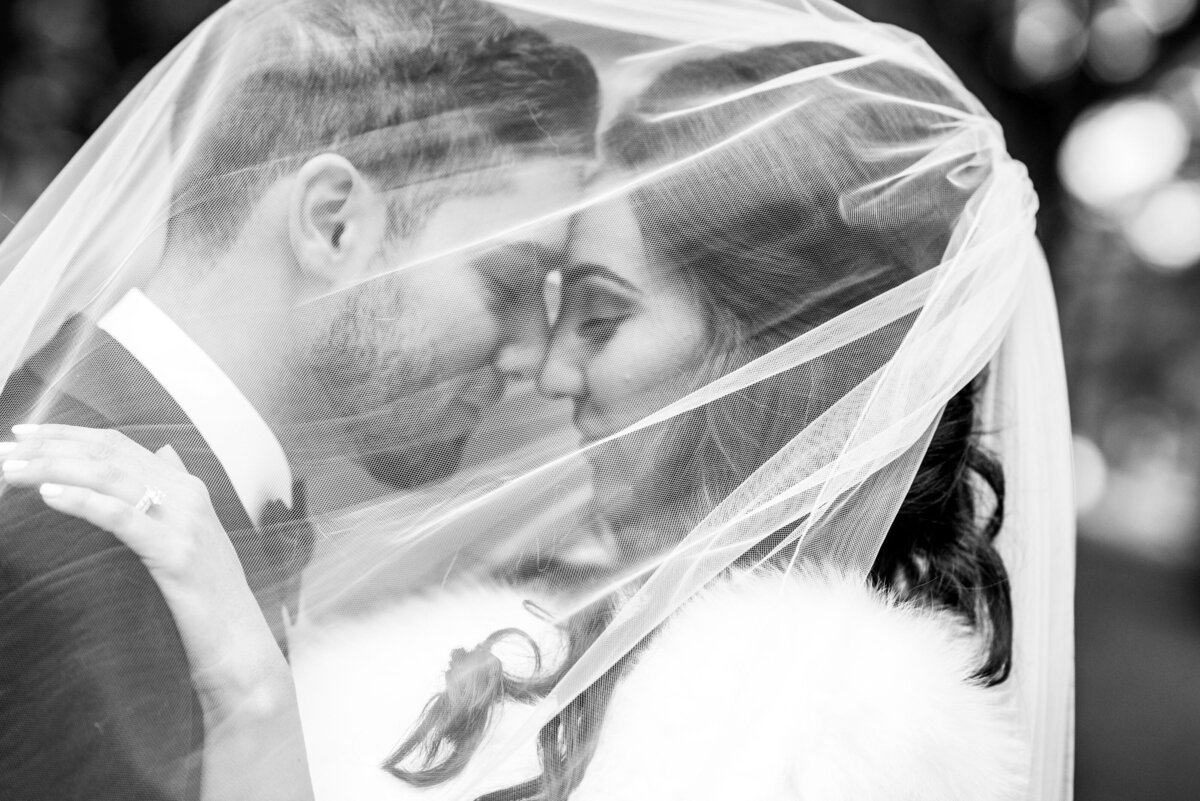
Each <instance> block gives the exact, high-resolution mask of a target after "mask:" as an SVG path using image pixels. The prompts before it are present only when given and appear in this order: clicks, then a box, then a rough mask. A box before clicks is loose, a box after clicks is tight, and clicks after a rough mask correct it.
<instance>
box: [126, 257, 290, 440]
mask: <svg viewBox="0 0 1200 801" xmlns="http://www.w3.org/2000/svg"><path fill="white" fill-rule="evenodd" d="M163 266H164V269H161V270H160V271H159V272H158V274H157V275H156V276H155V278H154V279H153V280H152V281H151V283H150V284H149V285H147V286H146V287H145V290H144V291H145V293H146V295H147V296H148V297H149V298H150V300H151V301H153V302H154V304H155V305H156V306H158V307H159V308H160V309H161V310H162V311H163V312H164V313H165V314H166V315H167V316H168V317H170V318H171V320H172V321H173V322H174V323H175V324H176V325H178V326H179V327H180V328H181V329H182V330H183V331H184V332H185V333H186V334H187V335H188V336H189V337H190V338H191V339H192V341H193V342H195V343H196V344H197V345H198V346H199V347H200V349H201V350H203V351H204V352H205V353H206V354H207V355H208V356H209V358H211V359H212V360H213V361H214V362H216V364H217V366H218V367H220V368H221V370H222V372H224V373H225V375H227V376H228V377H229V379H230V380H231V381H233V383H234V384H235V385H237V387H238V389H239V390H241V392H242V394H243V395H245V396H246V398H247V400H249V401H250V403H251V404H252V405H253V406H254V407H255V409H256V410H257V411H258V413H259V414H260V415H261V416H262V417H263V419H264V420H266V422H267V423H268V424H269V425H271V427H272V428H276V427H277V423H278V418H279V415H280V410H281V409H282V408H283V403H282V401H283V399H282V398H281V397H280V393H281V390H282V387H283V385H284V383H285V376H284V373H285V372H286V365H287V364H288V362H289V356H290V346H291V343H290V337H288V335H287V313H286V309H287V308H288V305H287V304H288V299H287V298H286V297H284V296H285V294H286V292H285V287H282V286H280V283H281V282H279V281H273V280H272V279H273V278H274V275H273V271H272V270H270V269H255V268H254V266H251V265H246V264H245V263H243V264H242V265H241V268H240V269H239V268H237V267H234V266H233V265H231V264H229V263H228V260H222V261H221V262H218V263H216V264H213V265H212V266H207V267H203V268H201V270H199V271H197V270H195V269H194V268H193V269H189V266H188V265H171V264H168V263H164V265H163Z"/></svg>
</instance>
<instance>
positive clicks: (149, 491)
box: [133, 487, 166, 513]
mask: <svg viewBox="0 0 1200 801" xmlns="http://www.w3.org/2000/svg"><path fill="white" fill-rule="evenodd" d="M165 498H166V496H165V495H163V492H162V490H160V489H159V488H158V487H146V491H145V492H144V493H142V497H141V498H140V499H139V500H138V502H137V503H135V504H134V505H133V509H134V511H135V512H143V513H145V512H149V511H150V509H151V508H152V507H155V506H161V505H162V502H163V500H164V499H165Z"/></svg>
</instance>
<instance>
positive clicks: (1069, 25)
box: [0, 0, 1200, 801]
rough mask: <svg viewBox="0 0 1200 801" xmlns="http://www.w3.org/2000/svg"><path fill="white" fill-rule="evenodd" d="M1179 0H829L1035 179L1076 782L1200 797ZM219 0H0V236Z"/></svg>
mask: <svg viewBox="0 0 1200 801" xmlns="http://www.w3.org/2000/svg"><path fill="white" fill-rule="evenodd" d="M843 1H844V2H845V0H843ZM1197 3H1198V0H849V2H847V5H850V6H851V7H853V8H855V9H856V10H858V11H860V12H861V13H863V14H864V15H866V16H868V17H870V18H873V19H878V20H883V21H887V22H893V23H896V24H898V25H901V26H903V27H905V28H908V29H909V30H913V31H916V32H917V33H919V34H921V35H922V36H924V37H925V38H926V39H927V40H928V41H929V42H930V43H931V44H932V45H933V47H934V49H935V50H937V51H938V52H939V53H940V54H941V55H942V57H943V58H944V59H945V60H946V61H947V62H949V63H950V65H951V66H952V67H953V68H954V69H955V70H956V71H957V72H958V73H959V75H961V76H962V78H963V80H964V81H965V82H966V83H967V85H968V86H969V87H971V88H972V90H973V91H975V93H976V94H977V95H979V97H980V98H981V99H982V100H983V101H984V103H985V104H986V105H987V106H988V107H989V108H990V109H991V110H992V113H994V114H995V115H996V117H997V118H999V120H1000V121H1001V123H1002V124H1003V125H1004V129H1005V131H1006V132H1007V135H1008V138H1009V145H1010V150H1011V151H1012V152H1013V153H1014V155H1016V156H1017V158H1019V159H1021V160H1022V161H1024V162H1025V163H1026V164H1027V165H1028V166H1029V170H1030V173H1031V175H1032V177H1033V180H1034V182H1035V184H1036V185H1037V188H1038V191H1039V193H1040V196H1041V200H1042V211H1041V214H1040V217H1039V228H1040V233H1041V237H1042V241H1043V243H1044V245H1045V248H1046V251H1047V253H1048V255H1049V257H1050V264H1051V269H1052V271H1053V276H1054V281H1055V285H1056V288H1057V292H1058V299H1059V308H1060V313H1061V316H1062V324H1063V334H1064V339H1065V345H1066V358H1067V370H1068V378H1069V381H1070V384H1071V389H1072V407H1073V408H1072V412H1073V417H1074V426H1075V449H1076V454H1075V456H1076V470H1077V477H1078V490H1077V504H1078V508H1079V513H1080V541H1079V575H1078V583H1077V597H1076V604H1077V607H1076V610H1077V648H1078V741H1077V768H1076V798H1077V799H1079V801H1117V800H1118V799H1120V801H1131V800H1136V799H1156V801H1174V800H1175V799H1178V800H1179V801H1184V800H1185V799H1186V801H1194V799H1198V798H1200V758H1197V756H1198V752H1200V147H1197V142H1198V140H1200V13H1198V11H1197V8H1196V6H1197ZM219 5H220V3H219V2H217V0H170V2H161V0H0V238H2V237H3V236H4V235H5V234H6V233H7V232H8V230H9V229H10V228H11V227H12V225H13V224H14V223H15V222H16V221H17V220H18V219H20V217H21V215H22V214H23V213H24V211H25V210H26V209H27V208H28V207H29V205H30V204H32V203H33V201H34V200H35V199H36V198H37V196H38V195H39V194H40V193H41V191H42V190H43V189H44V188H45V187H46V186H47V184H48V183H49V182H50V181H51V180H52V179H53V177H54V176H55V174H56V173H57V172H58V171H59V170H60V169H61V168H62V166H63V165H64V164H66V162H67V161H68V159H70V157H71V155H72V154H73V153H74V152H75V150H76V148H78V147H79V145H80V144H81V143H82V142H83V141H84V140H85V139H86V138H87V136H88V135H89V133H90V132H91V131H92V130H94V129H95V127H96V126H97V125H98V124H99V123H100V122H101V121H102V120H103V119H104V118H105V116H106V115H107V114H108V113H109V112H110V111H111V110H112V109H113V108H114V107H115V106H116V104H117V103H118V102H119V101H120V99H121V98H122V97H123V96H124V94H125V93H126V92H127V91H128V90H129V89H130V88H131V87H132V86H133V85H134V84H135V83H136V82H137V81H138V80H139V79H140V78H141V76H142V75H143V74H144V73H145V72H146V71H147V70H148V69H149V68H150V67H151V66H152V65H153V64H154V63H155V62H156V61H157V60H158V59H159V58H161V57H162V56H163V55H164V54H165V53H166V52H167V51H168V50H169V49H170V48H171V47H172V46H173V45H174V44H176V43H177V42H178V41H179V40H180V39H181V38H182V37H183V36H184V35H185V34H186V33H187V32H188V31H189V30H190V29H191V28H192V27H193V26H195V25H196V24H197V23H198V22H199V21H200V20H201V19H203V18H204V17H205V16H206V15H207V14H209V13H211V12H212V11H213V10H214V9H215V8H216V7H217V6H219Z"/></svg>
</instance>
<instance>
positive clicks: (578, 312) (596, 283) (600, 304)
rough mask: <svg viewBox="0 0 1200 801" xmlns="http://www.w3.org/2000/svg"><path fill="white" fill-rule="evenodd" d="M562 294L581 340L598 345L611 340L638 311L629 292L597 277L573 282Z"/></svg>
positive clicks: (567, 314)
mask: <svg viewBox="0 0 1200 801" xmlns="http://www.w3.org/2000/svg"><path fill="white" fill-rule="evenodd" d="M563 294H564V300H565V307H564V309H565V316H566V318H567V319H571V320H573V322H574V326H575V330H576V331H577V332H578V333H579V335H580V336H582V337H584V338H585V339H587V340H588V341H590V342H593V343H595V344H602V343H604V342H607V341H608V340H609V339H611V338H612V336H613V335H614V334H616V332H617V330H618V329H619V328H620V327H621V324H622V323H624V322H625V321H626V320H628V319H629V318H630V317H632V316H633V315H634V314H636V313H637V311H638V308H639V304H638V301H637V300H636V299H635V298H634V297H633V293H632V292H631V291H630V289H628V288H626V287H625V286H624V285H623V284H621V285H617V284H614V283H613V282H612V281H610V280H609V279H607V278H604V277H601V276H598V275H589V276H587V277H586V278H582V279H578V280H576V281H571V282H570V283H569V284H567V285H566V286H564V293H563Z"/></svg>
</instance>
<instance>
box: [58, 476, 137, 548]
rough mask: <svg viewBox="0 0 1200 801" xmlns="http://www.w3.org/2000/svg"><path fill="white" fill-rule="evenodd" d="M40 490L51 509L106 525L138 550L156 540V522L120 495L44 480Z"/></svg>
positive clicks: (105, 527) (100, 525)
mask: <svg viewBox="0 0 1200 801" xmlns="http://www.w3.org/2000/svg"><path fill="white" fill-rule="evenodd" d="M39 491H40V492H41V495H42V500H43V501H45V503H46V505H47V506H49V507H50V508H51V509H54V510H55V511H57V512H62V513H63V514H67V515H72V516H73V517H79V518H82V519H84V520H86V521H87V522H89V523H91V524H92V525H93V526H97V527H99V528H102V529H104V530H105V531H107V532H109V533H110V534H112V535H113V536H115V537H116V538H117V539H119V540H121V542H123V543H125V544H126V545H128V546H129V547H130V548H131V549H132V550H133V551H135V552H136V553H138V554H144V553H145V549H146V547H147V546H148V545H151V546H152V545H153V544H154V543H155V541H156V524H155V522H154V521H153V520H152V519H150V518H149V517H147V516H146V515H144V514H142V513H141V512H138V511H137V510H135V509H134V508H133V507H132V506H131V505H130V504H128V503H125V502H124V501H122V500H121V499H119V498H114V497H112V496H111V495H105V494H103V493H99V492H96V491H94V490H91V489H87V488H84V487H67V486H63V485H61V484H43V485H41V486H40V487H39Z"/></svg>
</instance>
